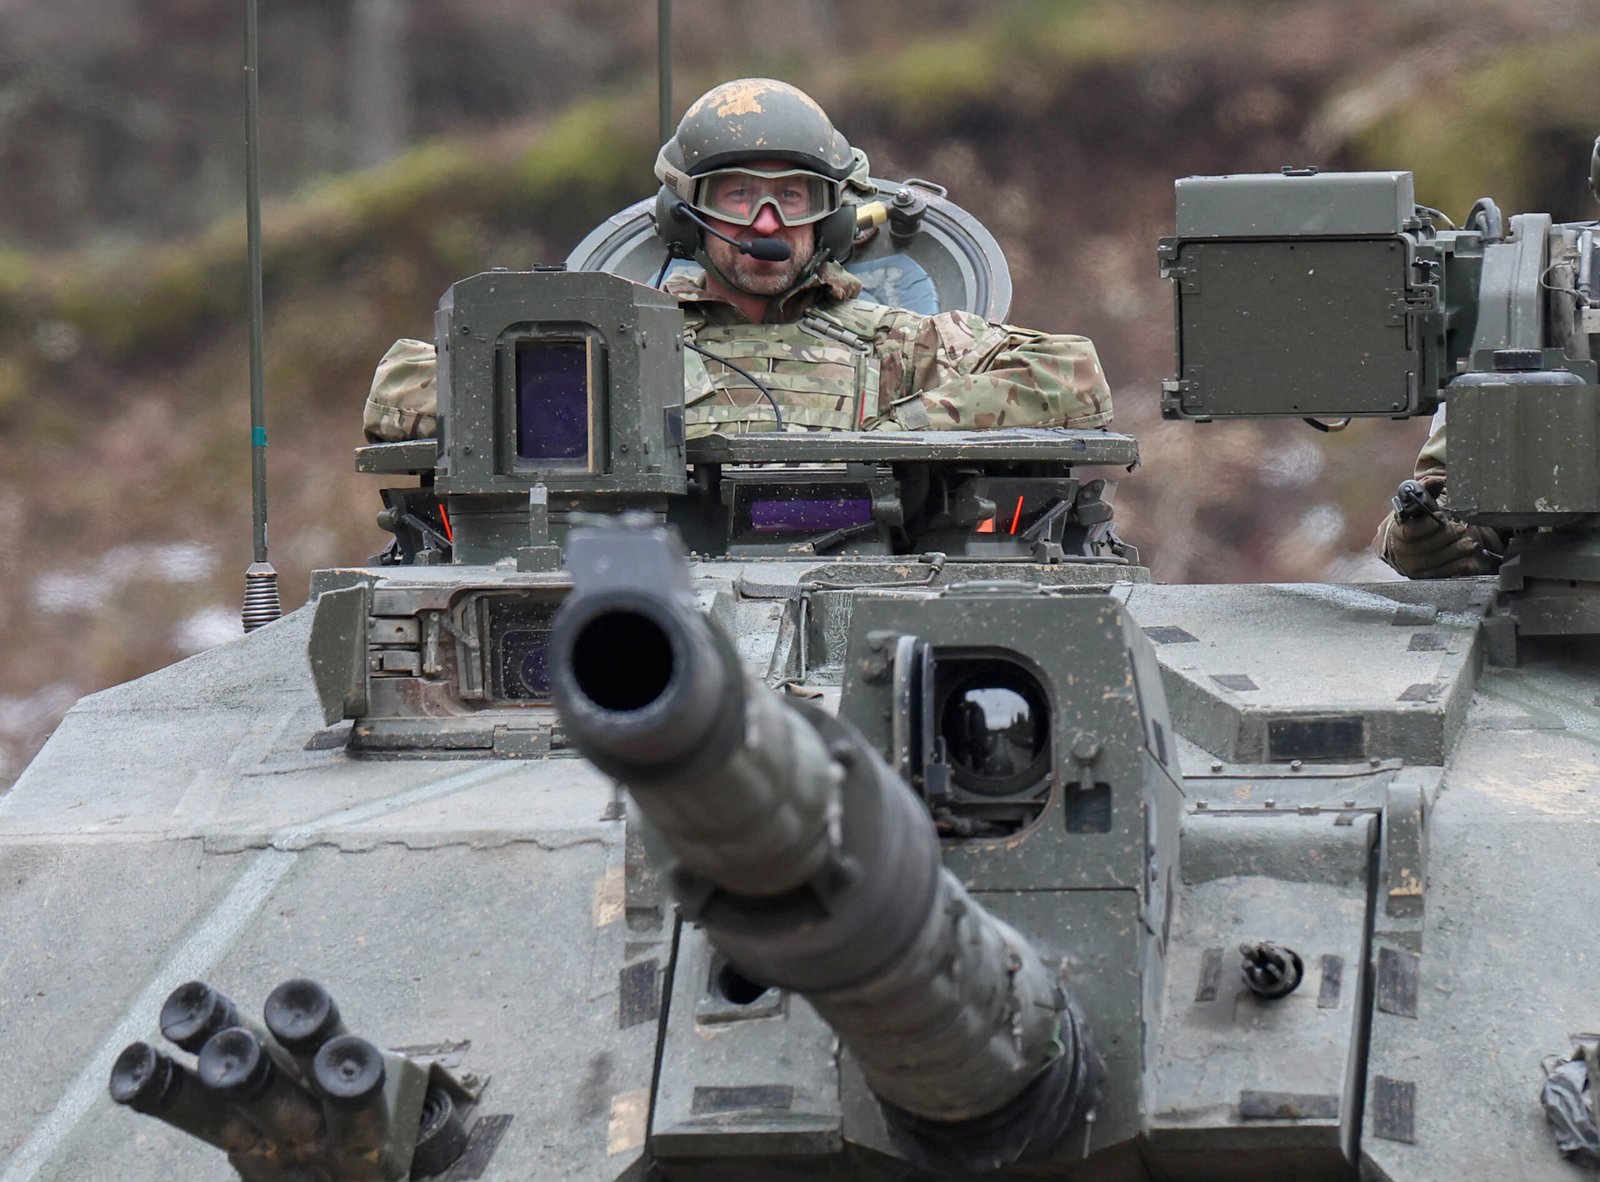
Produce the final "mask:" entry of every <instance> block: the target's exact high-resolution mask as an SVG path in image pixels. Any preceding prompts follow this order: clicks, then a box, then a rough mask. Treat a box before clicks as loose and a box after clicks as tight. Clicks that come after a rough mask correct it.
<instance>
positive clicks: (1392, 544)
mask: <svg viewBox="0 0 1600 1182" xmlns="http://www.w3.org/2000/svg"><path fill="white" fill-rule="evenodd" d="M1422 485H1423V487H1424V488H1426V489H1427V490H1428V492H1430V493H1432V494H1433V496H1434V497H1435V498H1436V499H1442V498H1443V496H1444V485H1445V482H1444V480H1443V479H1442V478H1440V477H1437V476H1432V477H1428V478H1427V479H1425V480H1423V481H1422ZM1372 548H1373V550H1375V551H1376V552H1377V555H1378V557H1379V558H1381V559H1383V560H1384V561H1385V562H1387V563H1388V564H1389V565H1390V566H1392V567H1394V569H1395V570H1397V571H1399V572H1400V573H1401V574H1403V575H1405V576H1406V578H1408V579H1448V578H1452V577H1454V576H1456V575H1487V574H1492V573H1493V572H1494V571H1496V570H1498V569H1499V567H1500V555H1501V553H1502V551H1503V549H1504V546H1503V545H1502V543H1501V541H1500V536H1499V535H1498V534H1497V533H1495V531H1494V530H1492V529H1490V528H1488V527H1487V526H1482V525H1468V524H1467V523H1466V522H1463V521H1451V520H1449V519H1445V520H1440V519H1439V518H1437V517H1433V516H1431V515H1429V514H1427V513H1420V514H1418V515H1417V516H1415V517H1407V518H1403V519H1402V518H1400V517H1399V516H1397V515H1396V514H1393V513H1391V514H1390V515H1389V516H1388V517H1387V518H1386V519H1385V520H1384V523H1383V524H1382V525H1380V526H1379V527H1378V534H1377V536H1376V537H1375V538H1373V539H1372Z"/></svg>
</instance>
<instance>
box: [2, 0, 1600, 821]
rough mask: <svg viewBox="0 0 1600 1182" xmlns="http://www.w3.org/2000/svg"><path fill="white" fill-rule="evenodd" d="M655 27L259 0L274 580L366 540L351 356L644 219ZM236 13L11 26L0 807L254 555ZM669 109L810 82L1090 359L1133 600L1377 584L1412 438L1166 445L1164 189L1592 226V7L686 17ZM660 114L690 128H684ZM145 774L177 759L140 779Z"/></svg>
mask: <svg viewBox="0 0 1600 1182" xmlns="http://www.w3.org/2000/svg"><path fill="white" fill-rule="evenodd" d="M656 11H657V6H656V4H654V3H652V2H651V0H451V2H450V3H448V4H441V3H423V2H420V0H271V2H270V3H266V4H263V5H262V13H261V17H262V28H261V36H262V62H261V74H260V86H261V98H262V112H263V123H262V172H263V180H264V185H265V189H266V192H267V195H268V203H267V207H266V213H265V237H266V306H267V346H266V348H267V358H266V359H267V390H268V402H269V406H268V425H269V429H270V437H271V441H272V448H271V452H270V483H271V495H272V500H271V513H272V543H273V545H272V558H273V561H274V563H275V564H276V565H277V567H278V569H279V571H280V572H281V575H282V586H283V589H284V597H285V606H286V608H292V607H294V606H297V605H298V604H299V603H300V602H302V600H303V598H304V588H305V585H306V575H307V572H308V571H309V570H311V569H312V568H313V567H316V566H321V565H329V564H335V563H344V562H352V561H360V560H363V559H365V558H366V557H367V556H368V555H370V554H373V553H375V552H376V551H378V550H379V549H380V548H381V546H382V544H383V542H384V539H385V535H383V534H381V533H380V531H379V530H378V529H377V528H376V526H375V525H374V524H373V514H374V513H375V511H376V509H377V507H378V505H377V500H376V495H377V485H376V482H375V481H374V480H372V479H371V478H365V477H357V476H356V475H355V474H354V473H353V472H352V470H351V457H350V451H351V448H352V447H354V446H356V445H357V444H358V443H360V441H361V439H360V411H361V404H362V401H363V398H364V397H365V394H366V389H367V384H368V380H369V377H370V374H371V371H372V367H373V364H374V363H375V362H376V360H377V359H378V357H379V356H380V355H381V354H382V353H383V351H384V349H385V348H386V347H387V345H388V343H389V342H390V341H392V340H393V339H394V338H395V337H397V336H401V335H409V336H429V335H431V312H432V309H433V306H434V304H435V302H436V300H437V299H438V296H439V295H440V293H441V292H442V291H443V290H444V289H445V288H446V286H447V285H448V284H449V283H450V282H451V281H453V280H454V279H456V278H459V277H462V276H464V275H467V274H470V273H472V272H474V271H477V270H480V269H482V268H484V267H486V266H490V265H506V266H511V267H523V266H526V265H528V264H532V263H538V262H557V261H560V260H561V259H562V258H564V257H565V255H566V254H567V252H568V250H569V249H570V248H571V247H572V246H573V245H574V244H575V243H576V242H577V240H578V239H579V238H580V237H581V236H582V234H583V232H584V231H585V230H586V229H588V228H589V227H590V226H591V225H593V224H594V223H596V222H597V221H599V220H600V219H602V218H603V217H605V216H607V215H609V214H610V213H612V212H613V211H614V210H616V209H618V208H620V207H621V206H623V205H625V204H627V203H628V202H630V201H632V200H634V199H636V198H638V197H641V196H645V195H647V194H649V193H650V192H652V191H653V189H654V185H655V182H654V181H653V179H652V178H651V176H650V164H651V161H652V160H653V158H654V153H655V149H656V125H657V116H656V109H655V95H656V90H655V77H654V70H655V35H656ZM242 30H243V4H242V2H240V0H0V458H3V462H0V619H3V620H4V621H5V622H6V625H7V632H8V639H7V641H6V643H5V646H4V658H3V670H4V678H3V681H0V790H3V787H4V785H5V784H7V783H9V782H10V780H11V779H13V778H14V777H15V776H16V774H17V773H18V772H20V770H21V768H22V766H23V765H24V763H25V762H26V760H27V759H28V758H29V757H30V755H31V753H32V751H33V750H35V749H36V748H37V745H38V744H39V743H40V742H41V741H42V740H43V738H44V736H45V735H46V734H47V733H48V731H49V729H50V728H51V727H52V726H53V725H54V723H55V721H56V720H57V719H58V718H59V717H60V715H61V713H62V712H64V711H65V709H66V708H67V707H68V706H69V705H70V704H71V703H72V701H74V700H75V699H76V698H77V697H78V696H79V695H81V694H83V693H87V692H90V691H92V690H95V689H98V688H101V687H103V686H106V685H109V684H113V683H115V682H118V681H122V680H124V679H127V678H130V677H134V676H137V675H139V674H142V673H144V672H147V671H149V670H151V669H154V668H157V667H159V666H162V665H165V664H168V663H170V662H172V661H174V660H176V659H178V658H180V657H183V656H185V655H187V654H190V653H193V652H196V651H198V650H199V649H201V648H204V647H206V646H208V645H211V644H215V643H218V642H219V641H221V640H223V639H226V638H227V637H229V636H230V635H234V634H236V633H237V631H238V623H237V621H238V614H239V600H240V596H241V588H242V576H243V571H244V568H245V566H246V565H247V563H248V561H249V558H250V532H249V508H250V494H249V488H248V472H249V452H248V409H247V390H248V376H247V365H246V342H247V327H246V323H245V314H244V309H245V304H246V294H245V282H244V279H245V237H244V222H243V213H242V210H243V180H242V177H243V146H242V125H243V113H242V109H243V99H242V90H241V82H240V77H241V75H240V62H241V44H242V36H243V33H242ZM673 46H674V59H675V74H676V76H675V83H674V88H675V89H674V93H675V97H676V101H677V104H678V107H679V111H681V108H682V106H683V105H684V104H686V103H687V102H688V101H689V100H691V99H692V98H693V97H694V96H695V95H696V94H698V93H699V92H700V91H701V90H703V89H705V88H706V87H707V86H708V85H710V84H712V83H714V82H716V81H720V80H722V79H724V78H727V77H733V76H738V75H746V74H770V75H774V76H777V77H781V78H785V79H787V80H789V81H792V82H794V83H796V84H797V85H799V86H801V87H803V88H804V89H806V90H808V91H810V92H811V93H812V94H813V95H814V96H816V97H817V98H818V99H819V100H820V101H821V102H822V103H823V105H824V106H826V107H827V109H828V110H829V111H830V112H831V113H832V115H833V117H834V119H835V121H836V122H837V123H838V124H839V126H840V127H841V128H842V129H843V130H844V131H845V132H846V134H847V135H848V136H849V138H850V139H851V141H852V142H853V143H856V144H859V145H861V146H862V147H864V148H866V149H867V151H868V152H869V153H870V154H871V156H872V160H873V164H874V172H875V173H876V174H878V175H881V176H890V177H899V176H922V177H928V178H931V179H934V180H937V181H939V182H941V183H943V184H945V185H946V186H948V187H949V189H950V191H951V195H952V197H953V198H954V199H955V200H956V201H958V202H959V203H961V204H962V205H964V206H966V207H967V208H969V209H970V210H972V211H973V212H974V213H976V214H977V215H978V216H979V217H981V218H982V219H983V220H984V221H985V222H986V223H987V224H988V225H989V227H990V228H991V229H992V230H993V231H994V233H995V234H996V236H997V237H998V238H999V239H1000V241H1001V243H1002V245H1003V246H1004V247H1005V249H1006V253H1007V255H1008V257H1009V260H1010V263H1011V268H1012V274H1013V278H1014V281H1015V287H1016V298H1015V301H1014V304H1013V308H1012V319H1014V320H1016V321H1017V322H1018V323H1022V324H1027V325H1031V326H1036V327H1040V328H1047V329H1059V330H1070V331H1075V332H1082V333H1086V334H1088V335H1090V336H1092V337H1093V338H1094V339H1095V341H1096V342H1097V343H1098V344H1099V346H1100V350H1101V354H1102V357H1103V359H1104V361H1105V366H1106V370H1107V372H1108V373H1109V375H1110V377H1111V380H1112V385H1113V387H1114V390H1115V395H1116V412H1117V426H1118V427H1119V428H1120V429H1122V430H1125V431H1130V432H1133V433H1135V434H1137V435H1138V436H1139V437H1140V439H1141V441H1142V444H1143V452H1144V466H1143V467H1142V468H1141V469H1140V470H1139V471H1137V472H1135V473H1134V474H1132V475H1131V476H1128V477H1126V478H1124V479H1123V480H1122V481H1121V487H1120V488H1119V489H1118V492H1117V507H1118V517H1119V518H1120V520H1121V529H1122V533H1123V534H1124V536H1125V537H1128V538H1130V539H1132V540H1134V541H1136V542H1137V543H1138V545H1139V546H1140V548H1141V551H1142V553H1143V554H1144V555H1145V557H1146V559H1147V560H1148V562H1149V564H1150V566H1151V568H1152V570H1153V572H1154V575H1155V577H1156V578H1157V579H1160V580H1164V581H1169V582H1177V581H1202V582H1205V581H1232V580H1253V579H1267V580H1305V579H1319V578H1340V579H1357V580H1359V579H1369V578H1379V577H1384V572H1383V568H1382V567H1381V566H1375V564H1374V563H1373V562H1372V561H1371V560H1369V559H1367V558H1365V557H1364V556H1363V555H1364V551H1365V547H1366V544H1367V541H1368V540H1369V538H1370V537H1371V535H1372V531H1373V528H1374V526H1375V524H1376V522H1377V520H1378V518H1379V517H1380V515H1381V513H1382V510H1383V507H1384V504H1385V499H1386V497H1387V496H1388V495H1389V494H1390V493H1391V492H1392V491H1393V488H1394V485H1395V483H1396V482H1397V481H1398V480H1399V479H1401V478H1402V477H1404V476H1406V475H1408V474H1409V471H1410V466H1411V460H1412V457H1413V456H1414V455H1415V452H1416V448H1417V446H1418V444H1419V443H1420V440H1421V438H1422V435H1423V434H1424V433H1425V424H1423V423H1421V422H1415V423H1390V422H1376V423H1374V422H1366V423H1358V424H1357V425H1356V426H1355V427H1353V428H1352V429H1350V430H1349V431H1346V432H1344V433H1342V434H1339V435H1332V436H1326V435H1318V434H1316V433H1314V432H1312V431H1311V430H1309V429H1307V428H1306V427H1304V426H1303V425H1301V424H1298V423H1294V424H1273V425H1269V426H1263V425H1255V424H1244V425H1210V426H1206V427H1198V428H1197V427H1183V426H1167V425H1163V424H1162V423H1161V422H1160V421H1159V418H1158V415H1157V409H1156V408H1157V390H1158V385H1159V382H1160V380H1161V379H1162V378H1163V377H1167V376H1170V373H1171V370H1172V367H1173V361H1172V342H1171V317H1172V313H1171V297H1170V294H1169V291H1168V290H1167V286H1166V285H1165V284H1164V283H1163V282H1162V281H1161V280H1160V279H1158V278H1157V275H1156V264H1155V243H1156V239H1157V238H1158V237H1159V236H1160V235H1162V234H1164V233H1168V232H1170V230H1171V223H1172V180H1173V178H1174V177H1179V176H1184V175H1189V174H1204V173H1218V172H1237V171H1256V170H1276V169H1277V168H1279V167H1280V166H1282V165H1286V164H1293V165H1304V164H1314V165H1318V166H1321V167H1323V168H1409V169H1412V170H1414V171H1415V172H1416V173H1417V177H1418V184H1417V193H1418V197H1419V199H1420V200H1422V201H1424V202H1426V203H1428V204H1431V205H1435V206H1438V207H1439V208H1441V209H1443V210H1444V211H1445V212H1446V213H1448V214H1449V215H1451V216H1452V217H1455V218H1460V217H1462V216H1464V215H1465V213H1466V211H1467V209H1468V207H1469V206H1470V205H1471V203H1472V201H1473V200H1474V199H1475V198H1476V197H1478V196H1479V195H1481V194H1492V195H1493V196H1495V197H1496V198H1497V199H1498V200H1499V201H1500V203H1501V205H1502V207H1504V208H1505V209H1506V211H1507V212H1508V213H1511V212H1518V211H1522V210H1529V209H1544V210H1549V211H1551V212H1553V213H1555V214H1557V215H1558V217H1560V218H1564V219H1569V220H1570V219H1576V218H1580V217H1584V216H1588V213H1589V211H1590V209H1591V199H1590V198H1589V196H1588V194H1587V185H1586V173H1587V163H1588V148H1589V144H1590V142H1591V141H1592V139H1593V138H1594V135H1595V133H1596V132H1597V131H1600V108H1597V107H1596V105H1595V103H1594V101H1593V96H1594V93H1595V86H1594V80H1595V78H1597V77H1600V0H1582V2H1580V0H1517V2H1516V3H1502V2H1498V0H1496V2H1490V0H1231V2H1227V0H1054V2H1051V0H879V3H876V4H874V5H871V6H863V5H860V4H854V3H846V2H845V0H805V2H801V0H737V2H735V0H677V3H676V5H675V17H674V29H673ZM677 113H678V112H675V113H674V118H675V117H676V114H677ZM150 754H151V757H152V758H159V757H160V753H159V752H151V753H150Z"/></svg>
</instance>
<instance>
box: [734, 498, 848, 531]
mask: <svg viewBox="0 0 1600 1182" xmlns="http://www.w3.org/2000/svg"><path fill="white" fill-rule="evenodd" d="M871 520H872V502H871V501H870V500H869V499H867V498H866V497H862V498H860V499H859V500H858V499H855V498H847V497H834V498H832V499H830V500H826V501H791V500H781V501H780V500H772V501H751V502H750V528H751V529H753V530H755V531H756V532H757V533H764V534H778V533H808V532H810V531H812V530H819V529H846V528H848V527H850V526H852V525H866V524H867V523H868V522H869V521H871Z"/></svg>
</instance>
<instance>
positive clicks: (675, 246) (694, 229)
mask: <svg viewBox="0 0 1600 1182" xmlns="http://www.w3.org/2000/svg"><path fill="white" fill-rule="evenodd" d="M682 200H683V199H682V198H681V197H679V196H678V195H677V194H676V193H674V192H673V191H672V190H671V189H669V188H668V187H667V186H666V185H662V186H661V188H660V190H659V191H657V193H656V208H655V218H654V220H655V224H656V237H657V238H659V239H661V241H662V242H664V243H666V246H667V251H668V253H670V254H671V255H672V257H673V258H677V259H688V258H693V257H694V255H695V252H696V251H698V250H699V249H700V245H701V242H700V239H701V233H700V227H699V226H697V225H695V224H694V222H693V221H692V220H691V219H689V218H686V217H684V216H682V215H681V214H680V213H679V212H678V206H679V204H680V203H681V202H682Z"/></svg>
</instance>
